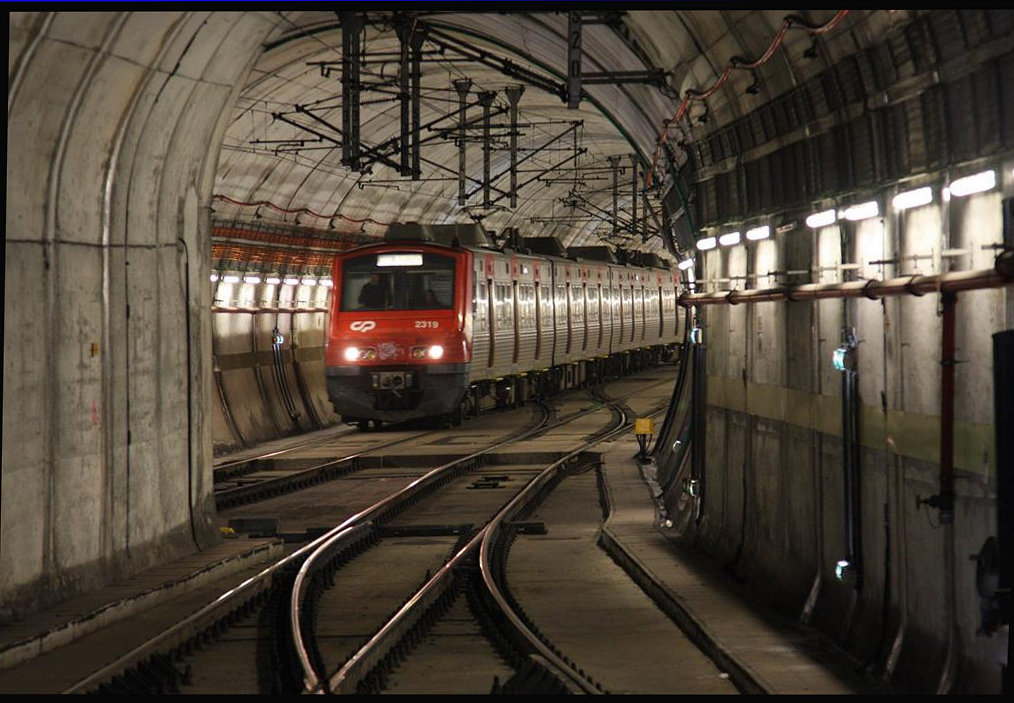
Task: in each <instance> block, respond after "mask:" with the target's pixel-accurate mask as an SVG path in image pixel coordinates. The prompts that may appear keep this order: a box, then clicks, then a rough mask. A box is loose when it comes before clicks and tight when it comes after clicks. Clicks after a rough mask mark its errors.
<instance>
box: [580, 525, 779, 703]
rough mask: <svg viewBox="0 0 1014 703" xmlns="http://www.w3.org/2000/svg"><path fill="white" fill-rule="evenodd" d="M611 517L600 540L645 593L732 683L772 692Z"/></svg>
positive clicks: (758, 691) (752, 691) (745, 688)
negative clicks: (613, 526)
mask: <svg viewBox="0 0 1014 703" xmlns="http://www.w3.org/2000/svg"><path fill="white" fill-rule="evenodd" d="M608 522H609V521H608V520H607V521H606V524H604V525H603V526H602V528H601V529H600V530H599V539H598V544H599V547H601V548H602V549H603V550H604V551H605V552H606V553H607V554H609V556H610V557H612V559H613V560H614V561H615V562H616V563H617V564H618V565H619V566H620V568H622V569H623V570H624V571H625V572H627V574H629V575H630V577H631V579H633V581H634V583H636V584H637V585H638V586H639V587H640V589H641V590H642V591H644V593H645V594H646V595H647V596H648V597H649V598H651V600H652V601H654V603H655V604H656V605H657V606H658V607H659V608H660V609H661V610H662V612H664V613H665V614H666V615H667V616H668V617H669V619H670V620H672V621H673V622H674V623H675V624H676V626H677V627H679V628H680V629H681V630H682V631H683V632H684V634H686V636H687V637H688V638H689V639H690V641H691V642H693V643H694V644H695V645H697V646H698V647H699V648H700V649H701V650H702V651H703V652H704V653H705V654H706V655H708V656H709V657H711V659H713V660H714V661H715V663H716V664H717V665H718V667H719V668H721V669H722V671H725V672H726V673H728V674H729V676H730V678H731V679H732V682H733V684H735V686H736V688H738V689H739V690H740V691H742V692H743V693H748V694H766V693H772V692H773V691H771V687H770V686H769V685H768V684H767V683H765V682H764V679H763V677H762V676H760V674H758V673H757V672H756V671H754V670H753V669H751V668H750V667H749V666H748V665H746V664H744V663H742V662H740V661H739V660H738V659H737V658H736V657H735V655H734V654H733V653H732V652H731V651H730V650H729V648H728V647H726V646H725V645H724V644H723V643H722V642H721V641H720V640H719V639H718V638H716V637H715V636H714V635H713V634H712V633H711V632H710V631H709V630H708V628H707V626H706V625H705V624H704V621H703V620H701V619H700V618H698V617H696V616H695V615H694V613H693V611H692V610H690V608H689V607H688V606H687V605H686V603H684V602H683V600H682V599H681V598H680V597H679V596H678V595H676V594H675V593H673V592H672V591H671V590H669V588H667V587H666V586H664V585H662V584H661V583H660V582H659V579H657V578H655V577H654V576H653V575H652V572H651V570H650V569H648V567H647V566H645V564H644V563H643V562H642V561H641V560H639V559H638V558H637V556H636V555H634V554H633V552H631V551H630V550H629V549H627V548H626V547H625V546H624V545H623V543H622V542H621V541H620V540H619V539H618V538H617V537H616V535H615V534H613V532H612V531H611V530H610V529H609V526H608Z"/></svg>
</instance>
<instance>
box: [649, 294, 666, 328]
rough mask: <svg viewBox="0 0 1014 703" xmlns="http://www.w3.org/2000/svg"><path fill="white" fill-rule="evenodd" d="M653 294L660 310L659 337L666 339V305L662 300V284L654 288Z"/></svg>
mask: <svg viewBox="0 0 1014 703" xmlns="http://www.w3.org/2000/svg"><path fill="white" fill-rule="evenodd" d="M653 290H654V292H653V293H652V295H654V296H655V300H656V302H657V305H656V306H655V307H656V309H657V310H658V339H659V341H661V340H663V339H665V305H664V304H663V301H662V288H661V286H660V287H658V288H655V289H653Z"/></svg>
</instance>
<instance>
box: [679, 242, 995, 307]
mask: <svg viewBox="0 0 1014 703" xmlns="http://www.w3.org/2000/svg"><path fill="white" fill-rule="evenodd" d="M1012 282H1014V251H1005V252H1003V253H1002V254H1000V255H999V256H998V257H997V258H996V265H995V267H994V268H992V269H982V270H979V271H956V272H952V273H942V274H937V275H934V276H902V277H901V278H891V279H888V280H886V281H878V280H875V279H871V280H868V281H849V282H846V283H804V284H802V285H798V286H781V287H778V288H764V289H753V290H730V291H720V292H717V293H684V294H683V295H681V296H680V297H679V304H680V305H682V306H683V307H685V308H689V307H693V306H694V305H721V304H726V305H738V304H739V303H763V302H768V301H779V300H792V301H797V300H819V299H827V298H868V299H870V300H878V299H879V298H884V297H887V296H889V295H915V296H920V295H926V294H927V293H957V292H959V291H965V290H978V289H982V288H998V287H1000V286H1005V285H1010V284H1011V283H1012Z"/></svg>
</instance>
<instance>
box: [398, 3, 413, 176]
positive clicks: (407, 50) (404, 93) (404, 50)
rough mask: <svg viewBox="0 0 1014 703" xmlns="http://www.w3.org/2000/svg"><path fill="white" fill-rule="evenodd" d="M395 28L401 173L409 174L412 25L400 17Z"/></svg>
mask: <svg viewBox="0 0 1014 703" xmlns="http://www.w3.org/2000/svg"><path fill="white" fill-rule="evenodd" d="M395 29H396V30H397V32H398V42H399V48H400V63H399V74H398V79H399V83H400V88H399V91H398V100H400V101H401V143H400V145H399V146H400V150H401V175H403V176H409V175H411V174H412V165H411V163H410V162H409V140H410V138H411V134H412V131H411V127H412V125H411V122H410V121H409V120H410V114H411V107H412V106H411V100H412V96H411V93H410V92H409V86H410V81H411V78H412V63H411V61H410V59H411V56H412V52H411V48H412V47H411V45H410V43H409V35H410V32H411V27H410V25H409V23H408V22H406V21H405V20H404V18H399V20H398V23H397V24H396V25H395Z"/></svg>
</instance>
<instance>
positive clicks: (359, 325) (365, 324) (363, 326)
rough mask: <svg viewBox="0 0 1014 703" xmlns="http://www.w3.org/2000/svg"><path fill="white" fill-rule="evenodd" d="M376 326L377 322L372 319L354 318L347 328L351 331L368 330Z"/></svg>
mask: <svg viewBox="0 0 1014 703" xmlns="http://www.w3.org/2000/svg"><path fill="white" fill-rule="evenodd" d="M376 326H377V323H376V322H374V321H373V320H356V321H355V322H353V323H352V324H351V325H349V329H350V330H352V331H353V332H369V331H370V330H372V329H373V328H374V327H376Z"/></svg>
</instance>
